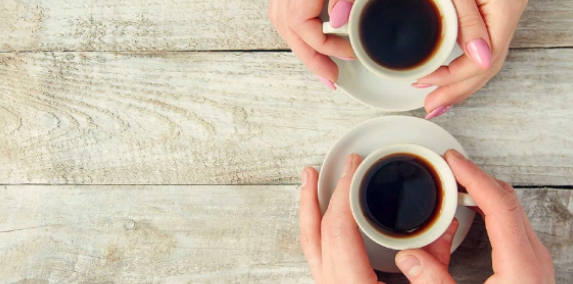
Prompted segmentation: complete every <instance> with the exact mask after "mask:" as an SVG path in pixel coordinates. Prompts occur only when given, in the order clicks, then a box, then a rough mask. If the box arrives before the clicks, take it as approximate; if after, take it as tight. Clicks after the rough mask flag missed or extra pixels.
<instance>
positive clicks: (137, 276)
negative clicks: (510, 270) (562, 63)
mask: <svg viewBox="0 0 573 284" xmlns="http://www.w3.org/2000/svg"><path fill="white" fill-rule="evenodd" d="M518 192H519V195H520V198H521V200H522V201H523V203H524V208H525V210H526V211H527V214H528V216H529V217H530V219H531V223H532V226H533V228H534V229H535V231H536V232H537V233H538V234H539V236H540V237H541V239H542V241H543V243H544V244H545V245H546V246H547V248H548V249H549V251H550V252H551V254H552V255H553V259H554V263H555V268H556V275H557V279H558V283H568V282H569V281H570V280H571V278H570V277H571V275H572V273H573V269H572V267H573V260H572V259H571V257H570V256H571V254H572V253H573V241H572V236H573V227H572V226H571V225H572V224H573V223H572V221H573V215H572V212H573V211H572V209H573V208H572V202H571V200H572V195H571V192H570V191H557V190H546V189H543V190H542V189H531V190H529V189H525V190H518ZM298 196H299V194H298V189H297V187H296V186H143V187H141V186H3V187H0V200H1V201H2V204H3V206H1V207H0V255H2V257H1V258H0V279H2V280H3V281H5V283H312V281H311V278H310V272H309V270H308V268H307V264H306V262H305V259H304V256H303V255H302V252H301V250H300V248H299V240H298ZM490 252H491V246H490V244H489V242H488V239H487V234H486V231H485V227H484V224H483V221H482V220H481V219H477V220H476V221H475V222H474V226H473V228H472V230H471V231H470V235H469V237H468V238H467V239H466V240H465V241H464V243H463V244H462V246H461V247H460V249H459V250H458V251H457V252H456V253H455V254H454V256H453V260H452V266H451V269H450V271H451V273H452V274H453V275H454V277H455V278H456V280H458V281H459V282H458V283H478V281H482V280H484V279H486V278H487V277H488V276H489V275H490V274H491V259H490ZM382 278H384V279H390V280H391V282H390V283H400V281H401V280H400V277H397V276H396V275H382ZM26 281H27V282H26ZM480 283H481V282H480Z"/></svg>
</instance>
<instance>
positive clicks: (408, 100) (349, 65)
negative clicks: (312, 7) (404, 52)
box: [320, 1, 463, 112]
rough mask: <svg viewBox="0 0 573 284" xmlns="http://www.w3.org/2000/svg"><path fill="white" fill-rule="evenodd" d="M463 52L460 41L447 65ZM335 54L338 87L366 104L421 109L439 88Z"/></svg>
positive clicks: (389, 109) (325, 17) (324, 14)
mask: <svg viewBox="0 0 573 284" xmlns="http://www.w3.org/2000/svg"><path fill="white" fill-rule="evenodd" d="M327 7H328V1H325V10H324V11H323V12H322V14H321V17H320V18H321V19H322V20H323V21H325V22H327V21H328V19H329V16H328V12H327V10H326V9H327ZM347 40H348V38H347ZM462 54H463V51H462V50H461V49H460V47H459V46H458V45H457V44H456V45H455V47H454V49H453V50H452V54H450V57H448V59H447V60H446V62H445V63H446V65H448V64H450V62H452V61H453V60H454V59H456V58H458V57H460V56H461V55H462ZM331 58H332V60H333V61H334V62H335V63H336V64H337V65H338V68H339V70H340V73H339V75H338V82H336V87H337V89H338V90H341V91H343V92H344V93H346V94H347V95H349V96H350V97H352V98H354V99H355V100H357V101H358V102H360V103H362V104H364V105H367V106H370V107H373V108H378V109H381V110H383V111H387V112H402V111H410V110H414V109H419V108H421V107H423V106H424V99H425V98H426V96H427V95H428V94H430V93H431V92H432V91H434V90H435V89H436V87H430V88H426V89H417V88H414V87H412V83H415V81H412V82H408V81H405V82H404V81H402V82H399V81H392V80H388V79H385V78H382V77H380V76H378V75H376V74H374V73H372V72H370V70H368V69H367V68H366V67H365V66H364V65H362V63H360V61H358V60H354V61H343V60H340V59H337V58H334V57H331Z"/></svg>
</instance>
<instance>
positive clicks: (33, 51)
mask: <svg viewBox="0 0 573 284" xmlns="http://www.w3.org/2000/svg"><path fill="white" fill-rule="evenodd" d="M536 49H573V45H572V46H568V45H567V46H550V47H543V46H528V47H512V48H510V50H536ZM50 52H52V53H116V54H134V53H139V54H160V53H201V52H205V53H207V52H213V53H243V52H251V53H266V52H268V53H291V52H292V51H291V50H290V49H197V50H195V49H190V50H149V51H137V52H135V51H115V50H98V51H95V50H90V51H77V50H66V49H64V50H19V51H0V54H12V53H16V54H26V53H50Z"/></svg>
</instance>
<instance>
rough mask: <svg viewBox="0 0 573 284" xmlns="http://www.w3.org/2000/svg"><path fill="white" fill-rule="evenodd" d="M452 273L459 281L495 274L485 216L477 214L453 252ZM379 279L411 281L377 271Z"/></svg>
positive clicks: (389, 283) (473, 281)
mask: <svg viewBox="0 0 573 284" xmlns="http://www.w3.org/2000/svg"><path fill="white" fill-rule="evenodd" d="M449 271H450V273H451V274H452V276H453V277H454V279H455V280H456V282H457V283H460V284H462V283H483V282H485V280H486V279H487V278H488V277H489V276H491V275H492V274H493V270H492V268H491V244H490V243H489V239H488V237H487V232H486V229H485V223H484V220H483V218H482V217H481V216H480V215H479V214H476V217H475V219H474V222H473V224H472V227H471V229H470V232H469V233H468V236H467V237H466V239H465V240H464V241H463V242H462V244H461V246H460V247H459V248H458V249H457V250H456V251H455V252H454V253H453V254H452V258H451V261H450V268H449ZM376 274H377V275H378V280H380V281H383V282H384V283H388V284H394V283H398V284H400V283H405V284H407V283H409V281H408V279H407V278H406V277H405V276H404V275H402V274H393V273H384V272H379V271H376Z"/></svg>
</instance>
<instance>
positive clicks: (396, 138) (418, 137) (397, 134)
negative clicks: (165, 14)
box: [318, 116, 475, 272]
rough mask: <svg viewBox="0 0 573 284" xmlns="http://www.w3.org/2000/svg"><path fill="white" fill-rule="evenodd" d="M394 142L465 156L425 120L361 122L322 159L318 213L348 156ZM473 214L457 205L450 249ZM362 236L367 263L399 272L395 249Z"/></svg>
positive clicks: (460, 238)
mask: <svg viewBox="0 0 573 284" xmlns="http://www.w3.org/2000/svg"><path fill="white" fill-rule="evenodd" d="M394 143H414V144H418V145H422V146H424V147H427V148H429V149H431V150H434V151H435V152H436V153H438V154H440V155H442V154H443V153H444V152H446V150H448V149H456V150H458V151H459V152H460V153H462V154H464V155H466V154H465V151H464V149H463V148H462V146H461V145H460V143H458V141H457V140H456V139H455V138H454V137H453V136H452V135H451V134H449V133H448V132H447V131H446V130H444V129H443V128H441V127H439V126H438V125H436V124H434V123H432V122H429V121H427V120H423V119H420V118H415V117H409V116H386V117H380V118H375V119H372V120H368V121H366V122H363V123H361V124H359V125H358V126H355V127H354V128H352V129H351V130H350V131H348V132H347V133H346V134H344V136H342V137H341V138H340V139H339V140H338V141H337V142H336V144H335V145H334V147H332V149H331V150H330V152H329V153H328V155H327V156H326V159H325V160H324V163H323V165H322V168H321V170H320V177H319V180H318V201H319V203H320V209H321V211H322V214H324V212H326V209H327V208H328V203H329V202H330V197H331V196H332V193H333V191H334V189H335V187H336V183H337V182H338V178H339V177H340V175H341V173H342V168H343V167H344V161H345V159H346V157H347V156H348V155H350V154H352V153H356V154H359V155H360V156H362V157H366V156H368V155H369V154H370V153H372V152H374V151H375V150H377V149H378V148H380V147H383V146H385V145H388V144H394ZM474 215H475V212H474V211H472V210H470V209H468V208H466V207H463V206H459V207H458V210H457V211H456V218H457V219H458V221H459V223H460V226H459V228H458V231H457V233H456V235H455V236H454V241H453V244H452V252H454V251H455V250H456V249H457V248H458V247H459V246H460V244H461V243H462V241H463V240H464V238H465V237H466V235H467V234H468V231H469V230H470V227H471V225H472V222H473V219H474ZM362 236H363V238H364V243H365V245H366V251H367V252H368V257H369V258H370V264H371V265H372V267H373V268H374V269H376V270H378V271H383V272H399V270H398V268H397V267H396V265H395V263H394V257H395V255H396V253H397V251H395V250H391V249H387V248H385V247H382V246H380V245H378V244H376V243H374V242H373V241H372V240H370V239H369V238H368V237H366V236H365V235H364V234H363V235H362Z"/></svg>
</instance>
